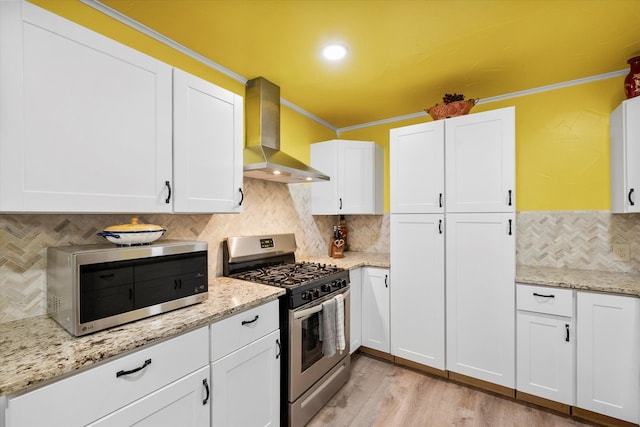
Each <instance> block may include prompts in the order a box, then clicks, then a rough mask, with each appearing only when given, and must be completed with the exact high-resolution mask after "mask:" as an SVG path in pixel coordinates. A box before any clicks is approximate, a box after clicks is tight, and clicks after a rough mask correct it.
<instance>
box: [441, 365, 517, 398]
mask: <svg viewBox="0 0 640 427" xmlns="http://www.w3.org/2000/svg"><path fill="white" fill-rule="evenodd" d="M449 379H450V380H452V381H455V382H459V383H462V384H466V385H470V386H472V387H476V388H479V389H482V390H485V391H489V392H491V393H495V394H499V395H501V396H506V397H510V398H512V399H515V397H516V391H515V390H514V389H512V388H509V387H505V386H502V385H498V384H493V383H490V382H488V381H484V380H479V379H477V378H473V377H468V376H466V375H462V374H459V373H457V372H451V371H449Z"/></svg>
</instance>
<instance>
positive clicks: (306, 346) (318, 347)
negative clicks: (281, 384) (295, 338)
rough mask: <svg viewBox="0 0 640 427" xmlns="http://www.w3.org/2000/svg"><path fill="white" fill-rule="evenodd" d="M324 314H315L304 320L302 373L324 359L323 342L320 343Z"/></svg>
mask: <svg viewBox="0 0 640 427" xmlns="http://www.w3.org/2000/svg"><path fill="white" fill-rule="evenodd" d="M321 313H322V312H318V313H313V314H311V315H310V316H309V317H307V318H306V319H303V320H302V325H301V326H302V351H301V356H302V360H301V361H300V363H301V365H302V371H303V372H304V371H306V370H307V369H308V368H309V367H311V366H313V364H314V363H316V362H317V361H318V360H320V359H322V357H323V356H324V354H323V353H322V341H320V316H321Z"/></svg>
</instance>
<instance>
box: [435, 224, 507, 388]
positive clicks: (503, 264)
mask: <svg viewBox="0 0 640 427" xmlns="http://www.w3.org/2000/svg"><path fill="white" fill-rule="evenodd" d="M446 233H447V247H446V277H447V285H446V301H447V302H446V313H447V314H446V319H447V356H446V357H447V369H448V370H449V371H453V372H457V373H459V374H462V375H467V376H470V377H474V378H478V379H481V380H484V381H488V382H491V383H494V384H498V385H502V386H505V387H509V388H514V387H515V236H514V234H515V223H514V219H513V215H512V214H448V215H447V222H446Z"/></svg>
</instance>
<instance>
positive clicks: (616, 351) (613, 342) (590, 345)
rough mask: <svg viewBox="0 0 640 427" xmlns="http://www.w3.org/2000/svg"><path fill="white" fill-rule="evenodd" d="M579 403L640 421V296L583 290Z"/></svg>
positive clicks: (580, 296)
mask: <svg viewBox="0 0 640 427" xmlns="http://www.w3.org/2000/svg"><path fill="white" fill-rule="evenodd" d="M577 317H578V349H577V391H578V392H577V406H578V407H580V408H583V409H587V410H589V411H593V412H598V413H601V414H604V415H608V416H610V417H614V418H619V419H621V420H625V421H629V422H632V423H638V421H639V418H638V417H639V414H638V404H639V403H640V385H639V383H638V378H640V366H639V363H638V360H639V357H640V299H639V298H634V297H624V296H618V295H606V294H595V293H589V292H578V304H577Z"/></svg>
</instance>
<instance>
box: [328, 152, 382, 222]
mask: <svg viewBox="0 0 640 427" xmlns="http://www.w3.org/2000/svg"><path fill="white" fill-rule="evenodd" d="M376 147H377V148H376ZM376 149H377V150H381V148H380V147H378V146H377V145H376V144H374V143H367V142H360V141H341V142H340V144H338V171H339V172H338V176H339V181H338V208H339V213H342V214H370V213H377V212H378V211H380V209H379V207H380V206H377V207H376V203H378V204H379V201H380V200H381V199H380V198H379V197H377V196H376V194H375V192H374V189H375V188H376V186H377V185H376V183H375V179H376V176H375V173H376V169H377V172H378V173H380V169H381V166H382V165H379V167H378V168H376V167H375V166H376V165H375V160H376V158H381V156H377V157H376V156H375V154H376V153H375V150H376ZM379 213H382V212H379Z"/></svg>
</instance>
